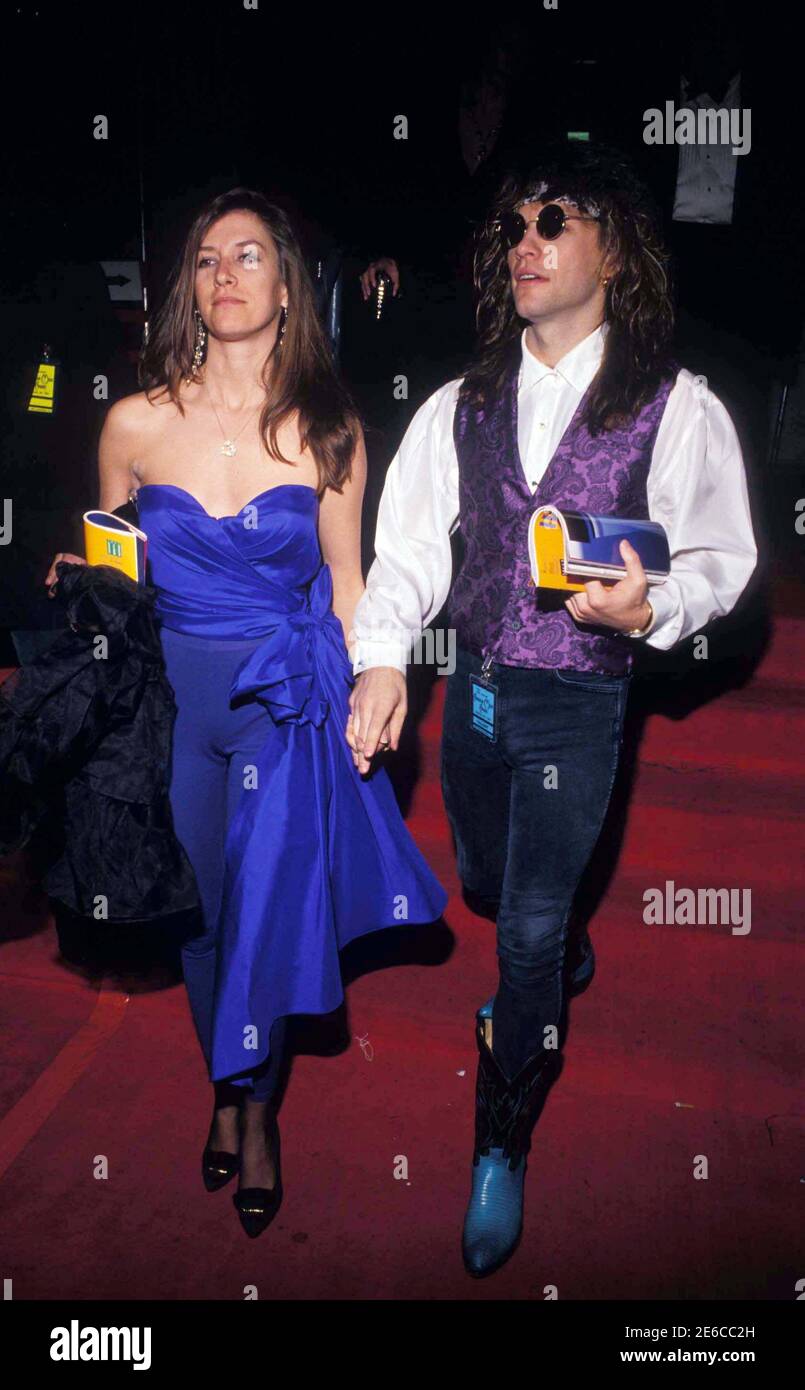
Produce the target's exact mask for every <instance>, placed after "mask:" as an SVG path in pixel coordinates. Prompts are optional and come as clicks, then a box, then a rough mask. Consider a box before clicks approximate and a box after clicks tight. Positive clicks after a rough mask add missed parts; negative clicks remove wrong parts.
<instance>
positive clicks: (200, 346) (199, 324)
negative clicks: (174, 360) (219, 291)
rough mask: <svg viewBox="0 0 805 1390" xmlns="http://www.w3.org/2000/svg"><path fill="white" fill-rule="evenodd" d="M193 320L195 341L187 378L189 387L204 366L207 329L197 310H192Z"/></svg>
mask: <svg viewBox="0 0 805 1390" xmlns="http://www.w3.org/2000/svg"><path fill="white" fill-rule="evenodd" d="M193 320H194V322H195V325H196V339H195V344H194V346H193V365H192V367H191V369H190V376H189V377H188V378H187V384H188V385H190V383H191V382H192V381H197V380H198V374H199V372H200V370H201V368H202V366H203V364H204V358H205V356H206V347H207V328H206V325H205V323H204V320H203V318H202V317H201V314H200V313H199V311H198V309H194V310H193Z"/></svg>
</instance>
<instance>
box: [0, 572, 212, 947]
mask: <svg viewBox="0 0 805 1390" xmlns="http://www.w3.org/2000/svg"><path fill="white" fill-rule="evenodd" d="M57 572H58V575H59V583H58V587H57V590H56V598H57V600H58V601H60V602H61V604H62V605H63V606H64V608H65V610H66V618H67V622H68V623H69V624H70V626H69V628H67V630H66V631H65V633H64V635H63V636H61V637H59V638H57V639H56V641H55V642H54V643H53V645H52V646H51V647H50V648H49V649H48V650H47V651H46V652H44V653H43V655H42V656H40V657H39V658H38V660H36V661H34V662H31V663H30V664H29V665H27V666H23V667H21V668H20V669H19V670H18V671H15V672H12V674H11V675H10V676H9V677H8V679H7V680H6V681H5V683H4V684H3V685H2V686H0V853H8V852H9V851H10V850H12V849H18V848H20V847H21V846H23V845H24V844H26V843H27V842H28V841H29V840H30V839H31V838H32V836H33V835H34V833H36V836H37V840H38V841H40V848H42V849H43V850H44V858H45V862H46V864H47V865H48V867H47V871H46V874H45V877H44V880H43V883H44V887H45V889H46V891H47V892H48V893H49V894H50V896H51V897H53V898H56V899H58V900H60V901H61V902H64V903H66V904H67V906H68V907H70V908H71V909H72V910H73V912H77V913H79V914H81V915H84V916H88V917H93V918H94V919H96V920H98V921H102V920H104V918H108V919H109V920H110V921H133V920H143V921H147V920H149V919H154V918H157V917H162V916H167V915H169V914H171V913H174V912H181V911H185V910H187V909H191V908H196V907H197V906H198V901H199V900H198V891H197V887H196V880H195V875H194V873H193V870H192V868H191V866H190V862H189V860H188V858H187V855H186V854H185V851H184V849H183V848H182V846H181V845H180V843H179V841H178V840H177V838H176V835H175V833H174V829H173V819H172V816H171V809H170V803H169V800H168V784H169V774H170V758H171V743H172V736H173V725H174V720H175V716H176V703H175V700H174V695H173V690H172V688H171V686H170V684H169V682H168V679H167V676H166V674H165V668H164V663H163V659H162V651H161V647H160V642H159V636H158V633H157V629H156V626H155V622H154V614H153V607H154V597H155V594H154V590H153V588H152V587H150V586H149V585H143V584H139V585H138V584H135V583H134V582H133V581H132V580H131V579H129V578H127V576H126V575H124V574H122V573H120V571H118V570H114V569H111V568H110V567H108V566H105V565H96V566H89V567H85V566H82V565H72V564H67V563H66V562H64V561H61V562H60V563H59V565H58V571H57Z"/></svg>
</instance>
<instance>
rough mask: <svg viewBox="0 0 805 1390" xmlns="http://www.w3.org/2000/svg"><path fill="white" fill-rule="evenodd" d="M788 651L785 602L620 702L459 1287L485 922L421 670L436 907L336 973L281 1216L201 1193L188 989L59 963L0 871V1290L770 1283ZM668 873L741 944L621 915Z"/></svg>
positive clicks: (783, 959) (804, 781) (293, 1123)
mask: <svg viewBox="0 0 805 1390" xmlns="http://www.w3.org/2000/svg"><path fill="white" fill-rule="evenodd" d="M803 658H805V620H803V619H802V618H799V617H794V616H788V617H783V618H781V619H780V620H778V622H777V624H776V626H775V629H774V633H773V639H772V642H771V645H770V646H769V648H768V650H767V651H766V653H765V655H764V657H763V660H762V662H761V664H760V665H759V667H758V668H757V670H756V671H755V673H754V675H753V676H752V678H751V679H750V680H749V681H748V682H747V683H746V684H744V685H743V686H742V687H741V688H735V689H732V690H730V691H728V692H727V693H725V694H722V695H720V696H719V697H718V698H716V699H713V700H711V701H709V702H708V703H704V704H701V705H700V706H699V707H698V708H696V709H694V710H693V711H692V712H691V713H689V714H688V715H687V717H685V718H683V719H675V718H670V717H668V716H667V715H665V714H662V713H653V714H650V715H649V716H648V718H647V719H646V720H645V723H644V727H643V730H642V739H641V742H640V747H639V756H638V759H637V764H636V769H635V774H634V785H633V789H632V795H631V800H630V803H629V809H628V814H627V815H626V819H625V825H624V828H623V836H622V843H621V845H620V849H619V853H618V854H617V862H616V864H615V870H614V874H613V875H612V876H611V878H610V881H609V883H608V885H607V886H606V891H605V892H604V895H603V897H601V898H600V901H599V902H598V906H597V909H596V912H595V915H594V917H593V919H592V924H591V932H592V936H593V940H594V943H595V947H596V952H597V957H598V971H597V976H596V979H595V982H594V984H593V986H592V988H591V989H590V990H589V991H588V992H587V993H586V994H584V995H583V996H581V997H580V998H579V999H577V1000H576V1001H574V1003H573V1004H572V1006H571V1017H570V1035H569V1040H568V1044H567V1048H566V1054H565V1055H566V1064H565V1068H564V1073H563V1075H562V1077H561V1079H560V1081H559V1083H558V1085H557V1086H556V1087H555V1089H554V1091H553V1093H552V1095H551V1098H550V1099H549V1102H548V1105H547V1108H546V1110H545V1113H544V1115H543V1117H542V1120H541V1122H540V1124H539V1126H538V1128H537V1130H536V1132H535V1137H534V1147H533V1150H532V1155H531V1160H530V1166H529V1172H528V1178H527V1228H526V1233H525V1235H524V1238H523V1242H522V1245H521V1247H520V1249H519V1251H518V1253H517V1254H516V1256H515V1257H514V1259H513V1260H512V1261H511V1262H510V1264H509V1265H508V1266H507V1267H506V1268H505V1269H504V1270H503V1271H501V1272H500V1273H499V1274H498V1275H496V1276H495V1277H494V1278H492V1279H491V1280H487V1281H485V1282H482V1283H476V1282H474V1281H472V1280H471V1279H469V1278H468V1277H467V1276H466V1275H465V1274H464V1272H463V1267H462V1264H461V1257H460V1248H459V1247H460V1231H461V1222H462V1216H463V1209H464V1203H465V1199H466V1195H467V1192H468V1187H469V1155H470V1145H471V1126H472V1095H473V1079H474V1069H475V1055H474V1044H473V1027H472V1020H473V1012H474V1009H475V1008H476V1007H477V1005H478V1004H479V1003H480V1002H481V1001H482V1000H483V999H485V998H486V997H488V995H489V994H490V993H492V991H493V989H494V985H495V978H496V975H495V955H494V928H493V926H492V924H491V923H489V922H488V921H486V920H484V919H482V918H479V917H477V916H475V915H473V913H472V912H471V911H470V910H469V908H468V907H467V906H466V905H465V904H464V902H463V900H462V897H461V894H460V891H459V885H458V882H457V879H456V874H455V865H454V858H453V852H452V846H451V843H450V836H449V830H448V826H447V822H446V820H445V816H444V813H443V809H442V803H441V797H440V793H439V788H438V737H439V727H440V716H441V704H442V698H443V694H444V685H443V682H442V681H438V682H437V684H436V687H435V690H434V692H433V696H432V699H431V702H430V705H429V707H428V710H427V712H426V716H425V718H424V720H423V721H422V723H421V725H420V729H419V738H420V755H421V768H420V777H419V780H418V782H417V785H416V789H415V793H414V797H413V802H412V805H411V812H410V815H409V820H408V823H409V825H410V827H411V829H412V831H413V833H414V835H415V837H416V839H417V841H418V843H419V845H420V847H421V849H422V850H423V852H424V853H425V854H426V856H427V857H428V858H429V860H430V862H431V863H432V865H433V867H434V870H435V872H436V873H437V874H438V875H439V876H440V877H441V879H442V881H443V882H444V883H445V885H446V886H447V887H448V888H449V890H450V894H451V897H450V904H449V907H448V909H447V912H446V914H445V923H444V924H442V925H440V926H436V927H432V928H428V929H425V930H424V932H422V931H420V932H419V933H414V934H413V937H412V939H411V941H409V943H408V946H407V948H406V950H405V951H402V952H399V953H398V954H397V955H396V956H395V955H394V954H393V952H391V948H390V947H388V946H387V945H386V944H385V943H383V950H384V951H385V952H386V955H385V956H384V957H383V958H377V959H375V960H374V961H369V963H367V960H366V959H364V961H363V964H361V961H360V960H358V961H357V963H356V962H354V961H353V964H352V970H351V973H352V975H353V976H354V978H352V980H351V983H350V984H349V985H348V990H347V1014H346V1031H345V1032H339V1030H338V1028H337V1027H335V1026H333V1029H332V1030H331V1032H330V1043H331V1046H330V1052H331V1054H332V1055H326V1048H324V1047H322V1046H320V1045H316V1046H314V1045H313V1044H311V1045H309V1046H307V1047H306V1050H302V1051H301V1052H300V1053H299V1054H298V1055H296V1057H295V1059H294V1062H293V1068H292V1073H291V1076H290V1082H289V1085H288V1088H287V1092H286V1096H285V1100H284V1104H283V1107H282V1113H281V1125H282V1133H283V1172H284V1178H285V1186H286V1197H285V1203H284V1206H283V1209H282V1211H281V1213H280V1216H279V1218H278V1219H277V1221H276V1222H275V1224H274V1225H273V1226H272V1228H271V1229H270V1230H269V1231H268V1232H267V1233H266V1234H265V1235H263V1236H262V1237H261V1238H260V1239H259V1240H258V1241H254V1242H252V1241H249V1240H248V1239H247V1238H246V1236H245V1235H244V1234H243V1233H242V1232H241V1230H240V1227H239V1225H238V1222H237V1218H236V1215H235V1212H234V1209H233V1207H232V1204H231V1199H230V1195H229V1193H230V1190H231V1189H225V1190H224V1191H223V1192H221V1193H218V1194H215V1195H208V1194H207V1193H206V1192H205V1191H204V1190H203V1187H202V1185H201V1181H200V1176H199V1171H198V1168H199V1155H200V1151H201V1148H202V1145H203V1141H204V1138H205V1135H206V1130H207V1124H208V1120H209V1111H208V1107H209V1104H210V1092H209V1090H208V1088H207V1086H206V1084H205V1080H204V1077H203V1072H202V1067H201V1064H200V1056H199V1053H198V1051H197V1046H196V1041H195V1035H194V1033H193V1029H192V1025H191V1021H190V1015H189V1012H188V1008H187V1003H186V998H185V994H184V990H183V987H182V986H181V985H173V986H171V987H165V988H156V987H153V985H152V987H150V988H145V987H144V986H143V985H142V984H140V985H139V988H138V989H135V987H134V985H133V984H132V983H131V982H129V983H128V985H126V982H123V984H121V981H120V980H119V979H118V980H115V979H112V978H105V979H104V980H102V981H99V980H98V979H95V980H91V979H88V978H86V977H85V976H83V975H82V974H81V973H80V972H79V971H77V970H75V969H71V968H68V967H67V966H66V965H65V964H64V962H63V961H62V960H61V958H60V956H59V953H58V947H57V942H56V937H55V932H54V929H53V924H52V922H51V921H50V920H49V918H48V915H47V904H46V901H45V900H44V899H43V898H42V896H41V894H40V893H39V891H38V889H37V888H36V887H35V886H33V885H30V884H28V885H27V886H26V885H25V884H24V883H23V882H22V881H21V874H22V872H23V868H24V865H23V860H22V859H21V858H16V859H14V860H7V861H5V863H4V864H3V865H1V866H0V872H1V873H2V879H1V880H0V904H1V905H2V907H3V908H4V912H3V915H2V922H3V930H2V943H1V944H0V1010H1V1013H0V1041H1V1042H2V1050H1V1053H0V1057H1V1060H0V1116H2V1118H0V1179H1V1180H2V1185H1V1186H0V1203H1V1204H2V1217H1V1218H0V1223H1V1232H2V1261H1V1264H2V1269H1V1270H0V1272H1V1273H2V1275H3V1277H4V1278H6V1279H8V1278H11V1279H12V1280H13V1296H14V1297H15V1298H19V1299H44V1298H62V1297H65V1298H79V1299H84V1298H135V1299H142V1298H161V1299H190V1298H206V1299H240V1298H242V1297H243V1296H244V1295H243V1290H244V1288H245V1287H246V1286H247V1285H255V1286H256V1287H257V1290H258V1293H259V1296H260V1297H261V1298H263V1299H268V1298H286V1299H288V1298H289V1299H319V1298H332V1297H336V1298H341V1299H388V1298H392V1299H418V1298H427V1299H463V1298H472V1299H490V1298H491V1299H507V1298H535V1299H541V1298H543V1297H544V1296H545V1294H544V1290H545V1289H546V1287H547V1286H550V1285H555V1286H556V1287H557V1289H558V1295H559V1297H560V1298H562V1299H632V1298H634V1299H653V1298H671V1299H686V1300H688V1299H692V1300H698V1299H710V1298H715V1299H728V1298H747V1299H753V1300H765V1299H790V1298H793V1297H794V1296H795V1292H794V1286H795V1282H796V1280H797V1278H798V1277H800V1276H801V1274H802V1268H801V1259H800V1258H799V1257H798V1253H797V1250H796V1249H795V1237H794V1231H795V1222H796V1217H795V1210H796V1209H797V1207H798V1206H799V1204H800V1203H801V1200H802V1183H803V1181H805V1177H804V1176H803V1174H805V1168H804V1167H803V1154H802V1131H803V1122H802V1105H801V1099H800V1096H801V1092H800V1091H799V1088H800V1087H801V1077H802V1066H801V1061H802V1058H801V1051H800V1050H799V1038H800V1034H801V1030H800V1029H798V1026H797V1025H798V1019H797V1003H798V999H799V996H800V994H801V991H800V990H799V989H798V988H797V970H796V964H795V960H796V958H795V950H796V943H795V939H794V933H795V927H796V926H797V924H798V922H799V919H800V917H801V892H802V888H801V884H802V878H801V860H802V848H801V845H802V839H801V831H800V821H799V817H800V815H801V808H802V803H803V791H804V790H805V758H804V757H803V748H804V747H805V678H804V677H803V672H805V660H804V659H803ZM797 673H799V674H797ZM610 857H611V858H612V859H613V862H614V859H615V849H614V848H613V849H612V850H611V851H610ZM666 880H673V881H674V882H675V884H676V886H677V887H691V888H694V889H695V888H700V887H712V888H719V887H728V888H741V889H744V888H749V889H751V892H752V924H751V932H750V933H749V934H748V935H744V936H738V935H733V934H732V933H731V931H730V928H729V926H720V925H713V926H684V925H682V926H680V925H673V926H671V925H669V926H647V925H645V924H644V922H643V894H644V892H645V890H646V889H647V888H650V887H662V886H663V885H664V884H665V882H666ZM382 935H383V936H385V935H387V934H385V933H384V934H382ZM423 937H424V938H425V939H424V940H423ZM372 940H373V941H374V942H377V940H378V938H377V937H374V938H372ZM380 965H382V967H383V968H379V966H380ZM127 989H128V992H127ZM314 1032H315V1030H314ZM319 1032H320V1035H321V1036H326V1035H327V1030H326V1028H325V1029H323V1030H322V1029H321V1026H320V1030H319ZM317 1036H319V1035H318V1034H317ZM333 1038H334V1039H335V1044H334V1045H332V1044H333ZM339 1039H341V1042H340V1043H339ZM400 1156H404V1158H405V1160H406V1161H407V1178H406V1177H403V1178H399V1177H395V1164H396V1165H397V1166H398V1168H399V1165H400ZM697 1156H704V1157H705V1158H706V1160H707V1165H708V1176H707V1178H706V1179H701V1178H700V1179H697V1178H695V1177H694V1168H695V1165H696V1163H697V1161H700V1159H699V1158H698V1157H697ZM102 1157H103V1158H105V1159H106V1161H107V1165H108V1170H107V1171H108V1175H107V1176H106V1177H105V1178H102V1177H98V1176H96V1172H97V1171H98V1165H99V1163H100V1160H101V1158H102Z"/></svg>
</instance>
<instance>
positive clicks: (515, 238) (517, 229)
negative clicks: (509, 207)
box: [500, 212, 525, 250]
mask: <svg viewBox="0 0 805 1390" xmlns="http://www.w3.org/2000/svg"><path fill="white" fill-rule="evenodd" d="M524 236H525V218H523V217H521V216H520V214H519V212H504V213H503V215H502V217H501V219H500V239H501V241H502V242H503V245H504V246H505V247H506V248H507V250H511V248H512V247H513V246H519V245H520V242H521V241H522V239H523V237H524Z"/></svg>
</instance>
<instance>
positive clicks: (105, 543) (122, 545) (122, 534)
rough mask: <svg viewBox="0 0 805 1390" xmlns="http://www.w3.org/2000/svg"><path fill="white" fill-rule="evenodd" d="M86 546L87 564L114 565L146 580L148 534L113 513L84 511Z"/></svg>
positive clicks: (140, 582) (138, 578)
mask: <svg viewBox="0 0 805 1390" xmlns="http://www.w3.org/2000/svg"><path fill="white" fill-rule="evenodd" d="M84 549H85V552H86V560H87V564H88V565H111V566H112V568H113V569H117V570H122V571H123V573H124V574H127V575H128V576H129V579H134V580H135V581H136V582H137V583H138V584H142V583H144V582H145V564H146V556H147V552H148V537H147V536H146V534H145V532H144V531H138V529H137V527H136V526H132V525H131V523H130V522H128V521H124V520H123V518H122V517H119V516H115V515H114V513H113V512H85V513H84Z"/></svg>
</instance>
